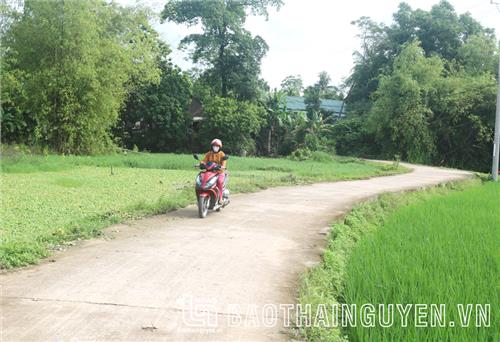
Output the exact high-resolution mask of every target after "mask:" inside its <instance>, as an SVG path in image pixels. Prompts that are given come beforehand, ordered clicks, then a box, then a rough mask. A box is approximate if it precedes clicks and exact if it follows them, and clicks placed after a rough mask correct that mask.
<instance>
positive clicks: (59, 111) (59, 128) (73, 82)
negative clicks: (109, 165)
mask: <svg viewBox="0 0 500 342" xmlns="http://www.w3.org/2000/svg"><path fill="white" fill-rule="evenodd" d="M4 43H5V44H6V45H7V47H8V48H7V51H6V53H5V54H6V57H7V58H8V59H9V61H10V62H11V63H10V64H9V65H8V68H9V69H10V70H9V72H10V73H14V74H19V75H22V78H21V79H20V82H22V85H21V86H20V87H19V88H17V85H16V83H15V82H9V81H8V82H7V86H8V87H9V88H8V89H6V92H7V93H9V94H11V95H12V94H14V95H15V94H16V92H18V91H17V90H16V89H22V92H25V94H29V96H25V101H22V102H20V103H15V106H16V108H17V107H18V108H17V109H16V113H17V114H19V113H22V114H21V115H23V116H24V117H23V119H20V120H18V121H19V122H24V123H26V124H27V127H25V132H26V136H29V137H30V138H29V141H26V142H28V143H37V144H42V145H48V146H50V147H52V148H54V149H56V150H57V151H59V152H64V153H94V152H99V151H102V150H103V149H106V148H108V147H109V146H111V140H110V136H109V131H110V128H111V127H112V126H113V125H114V124H115V123H116V120H117V118H118V111H119V108H120V106H121V105H122V103H123V101H124V98H125V96H126V94H127V93H128V92H129V91H130V90H132V89H134V87H136V86H137V85H140V84H145V83H148V82H151V81H155V80H158V78H159V70H158V67H157V66H156V58H157V54H158V39H157V34H156V33H155V32H154V31H153V30H152V29H151V27H150V25H149V23H148V13H147V12H146V11H145V10H142V9H140V8H123V7H120V6H118V5H116V4H114V3H107V2H105V1H101V0H89V1H63V0H57V1H33V0H26V1H25V2H24V6H23V9H22V14H21V15H20V17H19V19H18V20H16V21H14V22H13V23H12V25H11V26H10V27H9V30H8V32H7V34H6V37H5V40H4ZM15 98H17V99H19V98H23V96H16V97H15ZM9 107H10V108H12V107H13V105H12V104H11V105H10V106H9ZM9 110H10V109H9ZM9 113H10V114H12V112H9ZM28 123H30V124H29V125H28ZM31 123H32V124H31Z"/></svg>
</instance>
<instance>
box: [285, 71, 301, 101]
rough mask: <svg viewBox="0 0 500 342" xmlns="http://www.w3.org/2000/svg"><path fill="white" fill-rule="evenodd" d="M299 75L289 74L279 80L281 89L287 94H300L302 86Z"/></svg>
mask: <svg viewBox="0 0 500 342" xmlns="http://www.w3.org/2000/svg"><path fill="white" fill-rule="evenodd" d="M302 84H303V82H302V77H300V75H297V76H294V75H290V76H287V77H285V79H284V80H283V81H282V82H281V90H282V91H283V92H284V93H285V94H286V95H288V96H300V94H301V93H302V88H303V85H302Z"/></svg>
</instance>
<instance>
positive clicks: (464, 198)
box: [300, 183, 500, 341]
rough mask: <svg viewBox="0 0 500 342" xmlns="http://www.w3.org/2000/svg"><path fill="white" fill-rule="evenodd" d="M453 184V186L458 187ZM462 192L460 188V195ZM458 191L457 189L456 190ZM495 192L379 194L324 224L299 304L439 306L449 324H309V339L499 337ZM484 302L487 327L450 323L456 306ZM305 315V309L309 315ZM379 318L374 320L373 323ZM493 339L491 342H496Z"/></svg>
mask: <svg viewBox="0 0 500 342" xmlns="http://www.w3.org/2000/svg"><path fill="white" fill-rule="evenodd" d="M457 187H458V188H457ZM462 187H465V189H462ZM457 190H460V191H457ZM499 246H500V186H499V185H498V184H494V183H486V184H485V185H478V184H477V183H476V184H475V185H452V186H451V187H450V186H447V187H440V188H434V189H431V190H426V191H422V192H417V193H407V194H397V195H385V196H382V197H381V198H380V199H379V200H377V201H375V202H372V203H366V204H363V205H361V206H359V207H358V208H356V209H355V210H353V212H352V213H351V214H350V215H349V216H347V217H346V219H345V221H344V222H342V223H338V224H335V225H333V227H332V232H331V235H330V240H329V247H328V249H327V251H326V252H325V255H324V261H323V263H322V264H321V265H320V266H319V267H316V268H314V269H312V270H311V271H310V272H309V273H308V274H307V275H306V276H305V277H304V282H303V286H302V289H301V295H300V302H301V303H303V304H305V303H312V304H313V307H314V306H315V305H317V304H328V303H347V304H353V303H354V304H357V307H358V310H359V308H360V307H361V305H362V304H364V303H370V304H373V305H375V306H376V307H377V305H378V304H380V303H382V304H391V303H392V304H397V303H401V304H407V303H412V304H416V303H421V304H432V303H435V304H441V303H444V304H446V305H447V306H446V324H447V325H448V323H449V322H450V321H454V322H455V323H456V326H455V327H448V326H447V327H434V328H415V327H414V324H413V323H412V322H414V317H415V316H414V311H412V312H411V313H410V318H409V322H410V323H409V326H408V327H407V328H404V327H401V324H400V319H399V317H400V316H399V314H398V313H397V312H396V314H395V315H394V318H395V320H394V324H393V326H392V327H389V328H383V327H381V326H380V325H378V324H376V326H375V327H372V328H366V327H362V326H361V325H360V324H359V320H358V324H357V327H350V328H347V329H346V330H342V331H341V330H339V329H338V328H336V329H327V328H319V327H311V328H306V329H303V330H302V333H303V336H304V337H305V338H306V339H308V340H311V341H316V340H330V341H340V340H344V339H347V338H348V339H349V340H352V341H367V340H370V341H371V340H373V341H431V340H432V341H494V340H495V339H496V338H498V336H499V333H500V331H499V321H498V316H497V314H498V307H499V305H500V299H499V293H500V292H499V285H498V284H500V282H499V281H500V273H499V265H500V254H499V251H500V249H499ZM461 303H463V304H467V303H473V304H491V327H490V328H484V327H483V328H479V329H478V328H476V327H472V325H474V320H475V311H474V312H473V314H472V318H471V319H472V324H471V326H470V327H466V328H462V327H459V326H458V324H459V323H458V322H459V318H458V310H457V304H461ZM313 312H314V311H313ZM358 317H359V316H358ZM377 319H378V316H377ZM495 336H496V337H495Z"/></svg>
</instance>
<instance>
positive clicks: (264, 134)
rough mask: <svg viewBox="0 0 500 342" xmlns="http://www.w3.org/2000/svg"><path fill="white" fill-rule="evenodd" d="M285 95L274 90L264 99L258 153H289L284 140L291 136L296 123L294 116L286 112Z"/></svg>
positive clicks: (273, 154)
mask: <svg viewBox="0 0 500 342" xmlns="http://www.w3.org/2000/svg"><path fill="white" fill-rule="evenodd" d="M285 96H286V94H285V93H284V92H283V91H277V90H274V91H273V92H271V93H269V94H268V95H267V97H266V99H265V106H264V107H265V110H266V117H265V121H264V123H263V125H262V127H261V131H260V135H259V138H258V139H257V145H258V151H259V152H260V153H261V154H266V155H272V156H275V155H278V154H280V153H283V152H284V153H285V154H287V153H289V152H290V150H289V148H288V147H287V146H284V142H285V139H286V137H287V136H288V135H290V134H291V131H292V130H293V128H294V124H295V123H296V121H295V120H294V114H293V113H291V112H289V111H287V110H286V100H285Z"/></svg>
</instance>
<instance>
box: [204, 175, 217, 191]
mask: <svg viewBox="0 0 500 342" xmlns="http://www.w3.org/2000/svg"><path fill="white" fill-rule="evenodd" d="M215 182H217V176H214V177H212V178H210V179H209V180H208V182H207V184H205V189H209V188H211V187H212V186H214V184H215Z"/></svg>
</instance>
